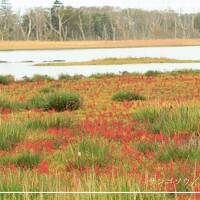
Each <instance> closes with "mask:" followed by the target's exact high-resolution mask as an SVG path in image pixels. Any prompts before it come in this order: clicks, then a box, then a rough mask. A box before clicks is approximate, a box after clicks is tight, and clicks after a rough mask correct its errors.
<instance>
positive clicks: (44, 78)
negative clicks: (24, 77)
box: [29, 74, 54, 82]
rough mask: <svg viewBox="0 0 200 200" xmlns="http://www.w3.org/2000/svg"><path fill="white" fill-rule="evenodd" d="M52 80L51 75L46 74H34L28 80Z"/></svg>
mask: <svg viewBox="0 0 200 200" xmlns="http://www.w3.org/2000/svg"><path fill="white" fill-rule="evenodd" d="M52 80H54V79H53V78H52V77H50V76H48V75H40V74H35V75H34V76H33V77H32V78H30V79H29V81H31V82H34V81H52Z"/></svg>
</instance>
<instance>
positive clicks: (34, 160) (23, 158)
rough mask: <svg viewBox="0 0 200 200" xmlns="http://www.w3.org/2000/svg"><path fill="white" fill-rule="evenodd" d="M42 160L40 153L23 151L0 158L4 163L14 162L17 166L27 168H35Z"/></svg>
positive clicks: (0, 161)
mask: <svg viewBox="0 0 200 200" xmlns="http://www.w3.org/2000/svg"><path fill="white" fill-rule="evenodd" d="M40 161H41V158H40V155H39V154H33V153H31V152H23V153H20V154H18V155H15V156H6V157H1V158H0V163H1V164H2V165H7V164H14V165H16V166H17V167H20V168H25V169H33V167H34V166H37V165H38V164H39V163H40Z"/></svg>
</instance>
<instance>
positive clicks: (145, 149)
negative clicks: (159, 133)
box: [137, 143, 159, 154]
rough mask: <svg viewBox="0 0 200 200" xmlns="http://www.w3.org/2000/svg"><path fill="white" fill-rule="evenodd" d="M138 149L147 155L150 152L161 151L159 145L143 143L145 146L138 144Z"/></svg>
mask: <svg viewBox="0 0 200 200" xmlns="http://www.w3.org/2000/svg"><path fill="white" fill-rule="evenodd" d="M137 149H138V150H139V151H140V152H142V153H144V154H145V153H146V152H148V151H157V150H158V149H159V143H143V144H138V145H137Z"/></svg>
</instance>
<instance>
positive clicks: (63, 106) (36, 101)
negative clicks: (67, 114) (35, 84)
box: [27, 92, 81, 112]
mask: <svg viewBox="0 0 200 200" xmlns="http://www.w3.org/2000/svg"><path fill="white" fill-rule="evenodd" d="M80 106H81V98H80V95H79V94H76V93H69V92H67V93H66V92H57V93H50V94H49V95H44V94H43V95H37V96H34V97H33V98H32V99H31V100H30V101H29V102H28V104H27V107H28V108H29V109H32V108H38V109H42V110H45V111H47V110H56V111H58V112H62V111H65V110H70V111H73V110H78V109H79V108H80Z"/></svg>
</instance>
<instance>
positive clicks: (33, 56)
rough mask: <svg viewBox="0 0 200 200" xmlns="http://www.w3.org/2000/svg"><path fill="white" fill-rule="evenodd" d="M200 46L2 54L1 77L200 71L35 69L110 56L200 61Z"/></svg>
mask: <svg viewBox="0 0 200 200" xmlns="http://www.w3.org/2000/svg"><path fill="white" fill-rule="evenodd" d="M199 52H200V46H194V47H152V48H149V47H148V48H123V49H120V48H115V49H75V50H37V51H0V61H7V63H1V62H0V74H3V75H5V74H12V75H14V76H15V77H16V78H18V79H19V78H22V77H23V76H33V75H34V74H42V75H45V74H47V75H49V76H52V77H54V78H57V77H58V75H59V74H61V73H68V74H70V75H74V74H83V75H86V76H88V75H91V74H94V73H119V72H123V71H128V72H146V71H149V70H157V71H172V70H178V69H200V63H189V64H187V63H184V64H177V63H176V64H169V63H167V64H136V65H133V64H132V65H113V66H72V67H35V66H33V65H34V64H35V63H39V62H45V61H46V62H51V61H55V60H57V61H61V60H62V61H64V60H65V61H87V60H94V59H101V58H108V57H118V58H120V57H166V58H175V59H181V60H184V59H185V60H200V54H199Z"/></svg>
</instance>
